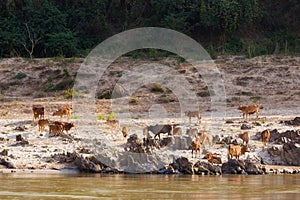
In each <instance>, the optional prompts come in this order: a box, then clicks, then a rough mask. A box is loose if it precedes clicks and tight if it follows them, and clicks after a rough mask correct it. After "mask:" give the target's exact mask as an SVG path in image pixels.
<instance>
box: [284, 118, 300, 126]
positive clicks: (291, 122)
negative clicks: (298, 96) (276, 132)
mask: <svg viewBox="0 0 300 200" xmlns="http://www.w3.org/2000/svg"><path fill="white" fill-rule="evenodd" d="M281 123H284V124H285V125H289V126H300V117H295V118H294V119H293V120H288V121H281Z"/></svg>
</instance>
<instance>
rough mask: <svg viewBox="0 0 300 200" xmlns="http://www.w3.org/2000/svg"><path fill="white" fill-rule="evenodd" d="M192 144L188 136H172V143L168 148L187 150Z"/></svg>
mask: <svg viewBox="0 0 300 200" xmlns="http://www.w3.org/2000/svg"><path fill="white" fill-rule="evenodd" d="M191 143H192V138H191V137H189V136H181V135H180V136H174V137H173V143H172V145H171V146H170V149H171V150H187V149H188V148H189V146H190V144H191Z"/></svg>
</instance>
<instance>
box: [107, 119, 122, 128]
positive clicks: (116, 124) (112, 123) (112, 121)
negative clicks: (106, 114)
mask: <svg viewBox="0 0 300 200" xmlns="http://www.w3.org/2000/svg"><path fill="white" fill-rule="evenodd" d="M106 123H107V124H109V125H110V126H112V127H113V128H117V127H119V121H118V120H116V119H107V120H106Z"/></svg>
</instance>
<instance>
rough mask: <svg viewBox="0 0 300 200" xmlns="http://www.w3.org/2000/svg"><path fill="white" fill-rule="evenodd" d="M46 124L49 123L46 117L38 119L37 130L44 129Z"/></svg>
mask: <svg viewBox="0 0 300 200" xmlns="http://www.w3.org/2000/svg"><path fill="white" fill-rule="evenodd" d="M48 124H49V120H48V119H40V120H39V121H38V126H39V131H40V132H43V131H44V130H45V126H47V125H48Z"/></svg>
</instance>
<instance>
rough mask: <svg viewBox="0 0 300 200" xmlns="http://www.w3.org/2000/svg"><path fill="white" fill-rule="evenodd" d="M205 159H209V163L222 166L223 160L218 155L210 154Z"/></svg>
mask: <svg viewBox="0 0 300 200" xmlns="http://www.w3.org/2000/svg"><path fill="white" fill-rule="evenodd" d="M203 158H204V159H207V161H208V162H210V163H214V164H222V160H221V158H220V157H218V154H217V153H211V152H208V153H207V154H206V155H205V156H204V157H203Z"/></svg>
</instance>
